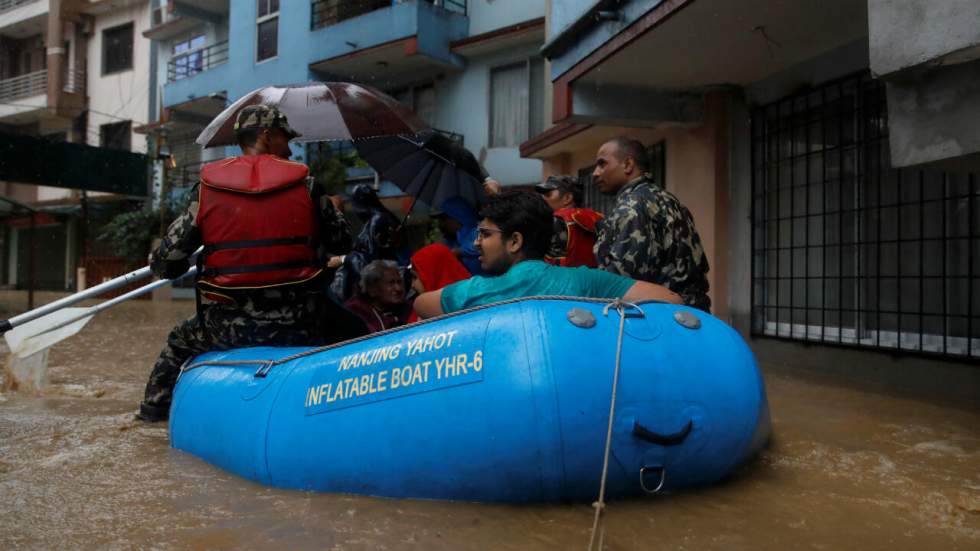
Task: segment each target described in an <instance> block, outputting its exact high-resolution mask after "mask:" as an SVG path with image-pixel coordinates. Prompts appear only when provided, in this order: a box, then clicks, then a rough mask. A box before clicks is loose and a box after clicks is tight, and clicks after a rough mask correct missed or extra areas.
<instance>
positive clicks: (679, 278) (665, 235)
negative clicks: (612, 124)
mask: <svg viewBox="0 0 980 551" xmlns="http://www.w3.org/2000/svg"><path fill="white" fill-rule="evenodd" d="M647 170H648V166H647V157H646V152H645V151H644V149H643V146H642V144H640V143H639V142H638V141H636V140H630V139H626V138H615V139H613V140H610V141H609V142H606V143H605V144H603V145H602V147H601V148H599V152H598V154H597V156H596V166H595V170H594V172H593V173H592V178H593V181H594V182H595V184H596V186H597V187H598V188H599V191H601V192H602V193H605V194H607V195H613V194H615V195H616V206H615V207H614V208H613V211H612V212H611V213H610V214H609V216H608V217H607V218H606V219H605V220H602V221H601V222H600V223H599V237H598V240H597V241H596V245H595V254H596V259H597V260H598V262H599V267H600V268H602V269H604V270H607V271H610V272H614V273H618V274H621V275H625V276H628V277H631V278H633V279H638V280H642V281H649V282H651V283H658V284H660V285H663V286H665V287H667V288H668V289H670V290H671V291H674V292H675V293H677V294H679V295H680V296H681V297H682V298H683V299H684V303H685V304H687V305H689V306H693V307H695V308H700V309H701V310H704V311H705V312H709V311H710V310H711V299H710V298H708V277H707V274H708V259H707V257H706V256H705V254H704V248H703V247H702V246H701V237H700V236H698V231H697V229H695V227H694V218H693V217H692V216H691V213H690V212H689V211H688V210H687V208H686V207H684V205H682V204H681V203H680V201H678V200H677V198H676V197H674V196H673V195H672V194H670V193H669V192H667V191H666V190H665V189H663V188H662V187H661V186H659V185H658V184H655V183H654V182H652V181H650V178H649V177H648V176H647Z"/></svg>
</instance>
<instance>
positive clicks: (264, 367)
mask: <svg viewBox="0 0 980 551" xmlns="http://www.w3.org/2000/svg"><path fill="white" fill-rule="evenodd" d="M534 300H576V301H579V302H591V303H597V304H606V308H605V309H604V310H603V313H605V312H606V311H607V310H608V309H609V307H610V306H613V305H615V304H617V303H620V304H628V305H630V306H633V307H635V308H639V306H637V304H650V303H654V304H670V303H668V302H665V301H660V300H645V301H640V302H638V303H636V304H634V303H630V302H623V301H622V299H619V298H617V299H615V300H614V301H612V302H610V301H609V299H607V298H590V297H573V296H565V295H540V296H533V297H519V298H512V299H508V300H502V301H499V302H493V303H491V304H483V305H480V306H474V307H473V308H467V309H466V310H460V311H459V312H452V313H449V314H443V315H441V316H436V317H432V318H429V319H425V320H419V321H418V322H417V323H412V324H409V325H400V326H398V327H392V328H391V329H386V330H384V331H379V332H377V333H369V334H367V335H361V336H360V337H356V338H353V339H348V340H346V341H341V342H336V343H333V344H328V345H325V346H320V347H316V348H311V349H310V350H304V351H302V352H297V353H296V354H293V355H291V356H286V357H285V358H280V359H278V360H208V361H203V362H197V363H193V364H188V363H185V365H184V366H182V367H181V368H180V372H181V373H184V372H186V371H191V370H193V369H197V368H199V367H232V366H236V365H258V366H259V369H258V370H257V371H256V373H255V374H256V376H258V377H265V376H266V375H267V374H268V373H269V371H270V370H271V369H272V368H273V367H276V366H279V365H282V364H285V363H289V362H291V361H293V360H298V359H300V358H305V357H307V356H313V355H315V354H319V353H321V352H326V351H328V350H333V349H335V348H339V347H341V346H347V345H349V344H355V343H358V342H361V341H365V340H368V339H373V338H375V337H378V336H381V335H388V334H392V333H397V332H399V331H407V330H409V329H414V328H416V327H418V326H420V325H425V324H428V323H435V322H437V321H442V320H444V319H449V318H454V317H457V316H461V315H463V314H468V313H470V312H478V311H480V310H486V309H487V308H493V307H496V306H502V305H505V304H514V303H518V302H529V301H534ZM618 308H619V307H617V309H618ZM640 312H642V310H640ZM620 337H622V335H620ZM616 357H617V361H618V358H619V352H618V351H617V353H616ZM189 361H190V360H188V362H189Z"/></svg>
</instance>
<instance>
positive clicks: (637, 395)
mask: <svg viewBox="0 0 980 551" xmlns="http://www.w3.org/2000/svg"><path fill="white" fill-rule="evenodd" d="M607 306H608V301H593V300H587V299H564V298H562V299H555V298H530V299H521V300H517V301H513V302H508V303H503V304H498V305H494V306H490V307H483V308H478V309H474V310H469V311H465V312H460V313H457V314H454V315H450V316H444V317H442V318H437V319H435V320H430V321H428V322H423V323H419V324H414V325H410V326H405V327H402V328H399V329H396V330H392V331H388V332H385V333H379V334H375V335H372V336H370V337H368V338H362V339H359V340H356V341H350V342H347V343H343V344H341V345H338V346H333V347H328V348H321V349H299V348H248V349H238V350H232V351H227V352H215V353H209V354H205V355H203V356H200V357H198V358H196V359H195V360H193V362H192V363H189V364H188V365H186V366H185V367H184V369H183V371H182V373H181V376H180V379H179V380H178V382H177V387H176V389H175V393H174V401H173V405H172V408H171V413H170V438H171V443H172V445H173V446H174V447H175V448H178V449H180V450H184V451H186V452H188V453H191V454H193V455H196V456H198V457H200V458H202V459H204V460H205V461H208V462H210V463H212V464H214V465H217V466H218V467H221V468H223V469H226V470H228V471H231V472H233V473H236V474H238V475H240V476H243V477H245V478H248V479H251V480H254V481H257V482H261V483H263V484H271V485H274V486H279V487H284V488H298V489H303V490H316V491H324V492H345V493H355V494H367V495H375V496H387V497H399V498H401V497H410V498H431V499H452V500H466V501H499V502H536V501H559V500H574V501H588V500H594V499H595V498H596V493H597V490H598V488H599V482H600V476H601V474H602V467H603V458H604V451H605V445H606V433H607V424H608V419H609V410H610V400H611V394H612V390H613V377H614V372H615V366H616V360H617V340H618V337H619V336H620V332H619V328H620V313H619V312H618V311H617V309H616V308H607ZM622 311H623V312H625V314H626V317H625V320H624V325H623V332H622V347H621V358H620V359H621V361H620V369H619V375H618V385H617V393H616V401H615V415H614V418H613V419H614V422H613V427H612V438H611V452H610V455H609V468H608V475H607V486H606V488H607V489H606V495H607V496H610V497H617V496H628V495H634V494H640V493H642V492H644V491H649V492H653V491H657V490H670V489H677V488H684V487H689V486H695V485H703V484H709V483H712V482H715V481H717V480H719V479H721V478H723V477H724V476H726V475H727V474H729V473H730V472H732V470H733V469H734V468H735V467H737V466H738V465H739V464H740V463H742V462H743V461H745V460H746V459H748V458H749V457H750V456H751V455H752V454H754V453H755V452H756V451H757V450H758V449H759V448H760V447H762V445H763V444H764V443H765V442H766V440H767V439H768V436H769V431H770V428H769V427H770V425H769V410H768V404H767V401H766V393H765V387H764V386H763V382H762V378H761V377H760V374H759V371H758V368H757V366H756V363H755V359H754V358H753V355H752V353H751V351H750V350H749V348H748V346H747V345H746V343H745V342H744V341H743V340H742V338H741V337H740V336H739V335H738V333H736V332H735V331H734V330H733V329H732V328H731V327H729V326H728V325H726V324H725V323H723V322H721V321H720V320H718V319H716V318H714V317H712V316H710V315H708V314H705V313H704V312H701V311H699V310H694V309H691V308H688V307H684V306H674V305H668V304H660V303H644V304H642V305H640V306H639V307H637V308H635V309H634V308H632V307H629V306H627V307H626V308H625V309H623V310H622Z"/></svg>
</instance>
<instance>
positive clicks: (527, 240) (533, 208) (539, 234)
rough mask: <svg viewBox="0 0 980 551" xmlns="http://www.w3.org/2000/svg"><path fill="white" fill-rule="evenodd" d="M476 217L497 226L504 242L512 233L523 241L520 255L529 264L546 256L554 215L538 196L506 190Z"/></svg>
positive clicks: (528, 192) (526, 192)
mask: <svg viewBox="0 0 980 551" xmlns="http://www.w3.org/2000/svg"><path fill="white" fill-rule="evenodd" d="M480 216H481V217H483V218H486V219H488V220H490V221H491V222H493V223H494V224H496V225H497V227H499V228H500V230H501V231H503V238H504V239H507V238H508V237H510V236H511V234H513V233H514V232H520V233H521V235H522V236H523V237H524V246H523V248H522V249H521V251H522V252H523V253H524V256H526V257H527V258H528V259H530V260H539V259H542V258H544V256H545V255H546V254H548V248H549V247H550V245H551V234H552V232H553V231H554V222H553V217H554V214H553V213H552V212H551V207H549V206H548V203H546V202H545V200H544V198H543V197H541V195H540V194H538V193H534V192H530V191H518V190H507V191H503V192H501V193H500V194H498V195H494V196H492V197H490V200H489V201H488V202H487V204H486V206H484V207H483V209H481V210H480Z"/></svg>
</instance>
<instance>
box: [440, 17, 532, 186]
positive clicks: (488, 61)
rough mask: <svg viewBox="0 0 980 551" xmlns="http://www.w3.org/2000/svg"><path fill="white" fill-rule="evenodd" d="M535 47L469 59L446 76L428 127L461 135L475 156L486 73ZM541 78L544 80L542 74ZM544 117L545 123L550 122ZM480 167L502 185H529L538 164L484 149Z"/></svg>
mask: <svg viewBox="0 0 980 551" xmlns="http://www.w3.org/2000/svg"><path fill="white" fill-rule="evenodd" d="M494 4H496V2H495V3H494ZM539 47H540V44H534V45H529V46H524V47H520V48H513V49H509V50H504V51H500V52H495V53H493V54H490V55H486V56H481V57H474V58H470V59H469V60H468V64H467V66H466V70H465V71H464V72H462V73H458V74H452V75H447V76H446V78H445V79H444V80H442V81H440V82H437V83H436V102H437V105H438V106H439V107H438V110H437V111H436V117H435V119H436V120H434V121H431V123H432V125H433V126H435V127H437V128H441V129H445V130H450V131H452V132H457V133H459V134H462V135H463V136H464V140H465V142H464V145H465V146H466V148H467V149H469V150H470V151H472V152H473V154H474V155H477V156H479V155H480V151H481V150H482V149H483V148H486V147H487V143H488V142H489V138H490V98H489V94H490V70H491V69H493V68H495V67H500V66H504V65H510V64H512V63H515V62H520V61H524V60H527V59H528V58H529V57H531V56H534V55H537V52H538V48H539ZM541 78H545V77H544V74H543V71H542V77H541ZM544 95H545V96H547V93H545V94H544ZM541 108H542V109H544V105H542V106H541ZM545 115H546V116H545V121H548V120H550V117H548V116H547V113H545ZM484 166H485V168H486V169H487V171H488V172H489V173H490V175H491V176H493V177H494V178H496V179H498V180H500V182H501V183H503V184H531V183H537V182H538V181H540V179H541V171H542V165H541V161H540V160H538V159H521V158H520V152H519V151H518V148H516V147H513V148H489V149H487V152H486V160H485V162H484Z"/></svg>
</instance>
